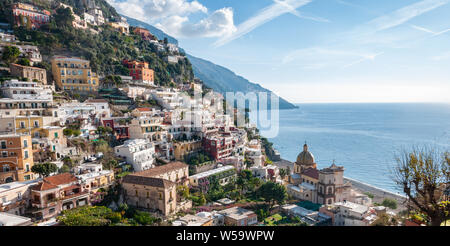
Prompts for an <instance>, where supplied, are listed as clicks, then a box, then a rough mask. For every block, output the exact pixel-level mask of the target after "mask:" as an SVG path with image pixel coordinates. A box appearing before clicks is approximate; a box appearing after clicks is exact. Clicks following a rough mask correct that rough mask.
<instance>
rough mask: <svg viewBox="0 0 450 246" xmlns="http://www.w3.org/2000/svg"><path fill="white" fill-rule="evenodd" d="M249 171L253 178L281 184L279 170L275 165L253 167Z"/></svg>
mask: <svg viewBox="0 0 450 246" xmlns="http://www.w3.org/2000/svg"><path fill="white" fill-rule="evenodd" d="M250 170H251V171H252V174H253V176H255V177H257V178H260V179H262V180H265V181H274V182H279V183H283V182H282V180H281V178H280V170H279V168H278V167H277V166H275V165H267V166H261V165H259V166H253V167H251V168H250Z"/></svg>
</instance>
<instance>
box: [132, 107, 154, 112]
mask: <svg viewBox="0 0 450 246" xmlns="http://www.w3.org/2000/svg"><path fill="white" fill-rule="evenodd" d="M136 109H137V110H138V111H140V112H148V111H151V109H150V108H136Z"/></svg>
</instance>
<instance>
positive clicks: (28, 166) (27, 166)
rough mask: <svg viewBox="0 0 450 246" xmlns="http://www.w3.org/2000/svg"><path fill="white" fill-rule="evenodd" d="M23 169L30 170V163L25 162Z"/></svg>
mask: <svg viewBox="0 0 450 246" xmlns="http://www.w3.org/2000/svg"><path fill="white" fill-rule="evenodd" d="M25 170H26V172H29V171H30V164H28V163H27V164H26V165H25Z"/></svg>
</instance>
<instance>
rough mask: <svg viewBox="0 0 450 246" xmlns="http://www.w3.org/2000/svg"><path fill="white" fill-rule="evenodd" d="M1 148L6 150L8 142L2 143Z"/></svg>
mask: <svg viewBox="0 0 450 246" xmlns="http://www.w3.org/2000/svg"><path fill="white" fill-rule="evenodd" d="M1 146H2V147H1V148H2V149H6V141H2V144H1Z"/></svg>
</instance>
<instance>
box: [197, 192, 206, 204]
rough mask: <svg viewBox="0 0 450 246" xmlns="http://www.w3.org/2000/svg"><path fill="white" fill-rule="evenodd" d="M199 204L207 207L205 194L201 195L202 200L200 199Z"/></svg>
mask: <svg viewBox="0 0 450 246" xmlns="http://www.w3.org/2000/svg"><path fill="white" fill-rule="evenodd" d="M198 204H199V205H200V206H203V205H205V204H206V197H205V194H203V193H202V194H201V195H200V199H199V201H198Z"/></svg>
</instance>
